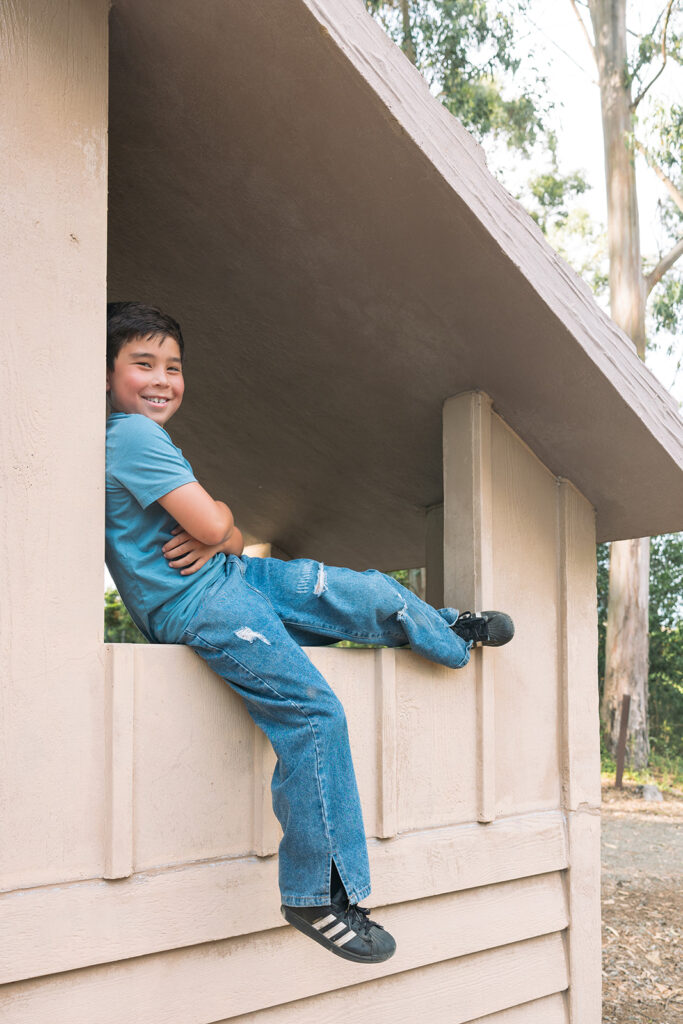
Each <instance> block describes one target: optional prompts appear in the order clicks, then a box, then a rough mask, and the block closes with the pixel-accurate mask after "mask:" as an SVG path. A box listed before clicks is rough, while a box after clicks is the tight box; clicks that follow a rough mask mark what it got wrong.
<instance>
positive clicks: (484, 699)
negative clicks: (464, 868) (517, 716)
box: [474, 648, 496, 822]
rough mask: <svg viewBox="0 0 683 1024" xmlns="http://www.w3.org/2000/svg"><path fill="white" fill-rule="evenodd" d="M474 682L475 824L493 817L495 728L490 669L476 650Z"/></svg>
mask: <svg viewBox="0 0 683 1024" xmlns="http://www.w3.org/2000/svg"><path fill="white" fill-rule="evenodd" d="M474 658H475V659H476V678H477V683H476V686H477V781H478V792H477V820H478V821H481V822H487V821H494V820H495V817H496V732H495V729H496V724H495V696H494V690H493V666H492V665H491V662H490V660H489V659H488V658H487V657H486V655H485V654H484V651H483V650H482V649H481V648H480V649H478V650H477V651H475V652H474Z"/></svg>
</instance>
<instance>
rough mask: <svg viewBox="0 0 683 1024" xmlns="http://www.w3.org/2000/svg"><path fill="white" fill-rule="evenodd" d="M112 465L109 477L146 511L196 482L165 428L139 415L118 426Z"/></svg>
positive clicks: (124, 420)
mask: <svg viewBox="0 0 683 1024" xmlns="http://www.w3.org/2000/svg"><path fill="white" fill-rule="evenodd" d="M108 462H109V464H108V474H109V476H111V477H113V478H114V479H115V480H116V481H118V483H119V484H121V486H122V487H125V488H126V490H128V491H130V493H131V494H132V495H133V497H134V498H135V499H136V501H137V502H138V504H140V505H141V506H142V508H147V506H148V505H151V504H152V502H154V501H157V500H158V499H159V498H163V496H164V494H168V492H169V491H173V490H175V488H176V487H182V485H183V484H189V483H193V482H194V481H195V480H196V478H195V476H194V473H193V472H192V469H191V467H190V465H189V463H188V462H187V460H186V459H185V458H184V457H183V454H182V452H181V451H180V450H179V449H178V448H176V446H175V445H174V444H173V441H171V438H170V437H169V436H168V434H167V433H166V431H165V430H164V428H163V427H161V426H160V425H159V424H158V423H154V422H153V420H151V419H149V418H148V417H147V416H142V415H140V414H137V413H136V414H133V415H129V416H125V417H123V418H122V419H121V420H120V421H119V422H118V423H117V424H116V443H115V445H113V446H112V449H111V450H110V452H109V454H108Z"/></svg>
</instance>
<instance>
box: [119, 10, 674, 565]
mask: <svg viewBox="0 0 683 1024" xmlns="http://www.w3.org/2000/svg"><path fill="white" fill-rule="evenodd" d="M481 173H482V175H486V174H487V172H486V171H485V169H484V168H482V170H481ZM109 223H110V226H109V291H110V298H111V299H127V298H135V299H139V300H141V301H147V302H151V303H154V304H158V305H160V306H162V308H165V309H167V310H168V311H169V312H171V313H172V314H173V315H174V316H176V317H177V318H178V319H179V320H180V322H181V324H182V326H183V330H184V334H185V338H186V342H187V367H186V376H187V385H188V387H187V394H186V399H185V404H184V406H183V409H182V411H181V413H180V414H179V416H178V418H177V421H175V420H174V421H173V422H172V424H171V427H170V430H171V434H172V436H173V438H174V440H176V442H177V443H179V444H180V445H181V447H183V448H184V449H185V453H186V454H187V456H188V457H189V458H190V461H191V462H192V464H193V466H194V468H195V471H196V472H197V474H198V476H199V478H200V480H201V481H202V482H203V483H204V484H205V485H206V486H207V487H208V489H209V490H210V491H211V492H212V493H214V494H215V496H216V497H220V498H222V499H224V500H225V501H227V502H228V503H229V504H230V505H231V507H232V508H233V509H234V511H235V515H236V518H237V520H238V522H240V523H241V524H243V525H244V527H245V529H246V531H247V533H248V534H249V535H250V536H251V537H252V538H254V539H259V540H269V541H272V542H273V543H275V544H276V545H277V546H278V547H279V548H281V549H282V550H283V551H285V552H288V553H289V554H291V555H299V554H303V553H305V554H307V555H309V556H311V557H314V558H320V559H323V560H325V561H326V562H328V563H331V564H334V563H339V564H348V565H350V566H353V567H356V568H362V567H365V566H367V565H370V564H372V565H376V566H378V567H380V568H385V569H386V568H396V567H403V566H406V567H407V566H412V565H421V564H424V530H425V510H426V509H427V508H428V507H429V506H431V505H434V504H437V503H439V502H440V501H441V500H442V494H443V483H442V466H441V407H442V404H443V401H444V400H445V399H446V398H447V397H449V396H450V395H453V394H456V393H458V392H461V391H464V390H468V389H472V388H481V389H482V390H484V391H486V392H487V393H488V394H490V395H491V397H492V399H493V402H494V406H495V408H496V410H497V412H499V413H500V414H501V415H502V416H503V417H504V418H505V419H506V420H507V421H508V422H509V423H510V424H511V426H512V427H513V428H514V429H515V430H516V431H517V432H518V433H519V434H520V436H521V437H522V438H524V439H525V441H526V442H527V443H528V444H529V445H530V447H531V448H532V450H533V451H535V453H536V454H537V455H538V456H539V457H540V458H541V459H542V460H543V461H544V462H545V464H546V465H547V466H548V467H549V468H550V469H551V470H552V471H553V472H554V473H556V474H558V475H562V476H566V477H568V478H569V479H571V480H572V482H573V483H574V484H575V485H576V486H577V487H579V488H580V489H581V490H582V491H583V493H584V494H585V495H586V496H587V497H588V498H589V500H590V501H591V502H592V503H593V504H594V505H595V506H596V507H597V511H598V532H599V535H600V536H602V537H610V538H611V537H617V536H631V535H633V534H634V533H637V532H638V529H639V528H640V529H644V528H645V520H647V527H648V528H649V530H650V531H651V532H655V530H656V531H663V530H666V529H677V528H680V527H681V525H683V524H682V522H681V519H680V517H681V512H680V509H681V508H683V483H682V480H683V475H682V474H681V473H680V469H679V467H678V465H677V463H676V460H675V459H674V458H672V457H671V455H670V454H667V451H666V450H665V448H664V447H663V446H662V444H661V443H660V441H659V440H657V439H656V438H655V437H653V435H652V433H651V432H650V431H649V430H648V429H647V427H645V426H644V424H643V422H642V420H641V419H640V418H639V416H638V414H637V412H636V411H634V409H633V408H632V407H631V406H630V405H629V404H628V402H627V401H626V399H625V398H624V397H623V395H621V394H620V393H619V390H618V389H617V387H615V384H614V382H613V381H612V380H610V379H609V376H608V375H607V374H606V373H604V372H603V371H602V370H599V369H598V368H597V367H596V364H595V362H594V361H593V360H592V359H591V358H590V356H589V355H588V354H587V353H586V351H585V350H584V349H583V348H582V347H581V345H580V344H578V343H577V341H576V339H575V337H574V336H573V335H572V333H571V332H570V330H569V329H568V327H567V326H566V325H565V324H564V323H563V322H562V320H561V319H560V318H559V317H558V316H557V314H556V313H555V312H553V310H551V309H550V307H549V305H548V304H547V303H546V302H545V301H544V300H543V299H542V298H541V296H540V294H539V292H538V290H536V289H535V288H534V287H532V285H531V284H530V282H529V280H528V278H527V276H525V275H524V274H523V273H522V272H521V271H520V269H519V267H518V266H516V265H515V263H514V262H513V260H512V259H511V258H510V257H509V256H508V255H507V254H506V252H505V251H504V249H503V248H502V247H501V245H500V243H499V241H498V240H497V239H496V238H494V237H493V236H492V234H491V233H489V232H488V231H487V230H486V228H485V227H484V226H483V225H482V223H481V221H480V220H479V218H478V217H477V216H476V215H475V214H474V213H473V212H472V210H471V209H470V207H469V206H468V204H467V203H466V202H465V201H464V200H463V199H462V198H461V197H460V196H459V195H458V193H457V192H456V191H455V190H454V188H453V187H452V185H451V184H449V183H448V182H447V181H446V180H444V177H443V176H442V175H441V173H440V172H439V171H438V170H437V169H436V168H435V166H434V165H433V163H432V162H431V161H430V160H429V159H428V157H427V156H426V155H425V153H424V152H423V150H422V149H421V148H420V146H419V145H417V144H416V143H415V141H413V139H411V138H410V137H409V136H408V135H407V134H406V132H405V131H404V130H403V129H402V128H401V127H400V125H399V124H398V122H397V120H396V119H395V117H394V116H393V115H392V113H391V111H390V110H389V109H388V108H387V106H386V105H385V103H384V102H382V100H381V99H380V98H379V97H378V96H377V94H376V93H375V92H374V91H373V89H372V88H371V87H370V85H369V84H368V83H367V82H366V81H365V80H364V79H363V77H362V76H361V75H360V74H359V73H358V72H357V70H356V69H355V68H354V66H353V65H352V63H351V62H350V61H349V59H348V58H347V56H345V55H344V54H343V53H342V52H341V51H340V49H339V48H338V47H337V45H336V44H335V43H334V41H333V40H332V38H331V37H330V35H329V33H327V32H326V31H325V30H324V29H323V27H322V26H321V25H320V24H319V22H318V21H317V20H316V18H315V17H314V16H313V14H312V13H311V11H310V10H309V8H308V7H307V6H306V4H305V3H303V2H291V0H290V2H287V3H284V2H275V3H269V4H268V5H259V4H245V3H243V2H237V0H206V2H205V3H204V4H202V16H201V18H199V17H198V16H197V12H196V7H195V5H193V4H192V3H190V2H189V0H168V2H167V3H165V4H164V11H163V17H160V16H159V8H158V6H157V5H155V4H152V3H149V2H146V0H145V2H139V0H137V2H133V0H116V2H115V4H114V7H113V10H112V21H111V80H110V222H109ZM529 238H530V242H529V244H531V245H540V244H541V243H540V242H539V241H537V240H536V238H535V236H534V235H533V234H530V236H529ZM658 400H659V401H660V402H661V398H659V399H658ZM667 415H668V414H667ZM663 479H670V481H671V489H670V491H668V490H666V489H665V491H666V492H665V493H662V487H661V481H662V480H663ZM655 481H658V483H657V485H656V488H655V485H654V482H655ZM634 489H635V490H636V491H638V492H639V493H638V494H635V495H634V494H633V491H634ZM655 491H657V492H658V498H657V507H656V508H653V507H652V505H653V495H654V493H655ZM653 527H654V529H653Z"/></svg>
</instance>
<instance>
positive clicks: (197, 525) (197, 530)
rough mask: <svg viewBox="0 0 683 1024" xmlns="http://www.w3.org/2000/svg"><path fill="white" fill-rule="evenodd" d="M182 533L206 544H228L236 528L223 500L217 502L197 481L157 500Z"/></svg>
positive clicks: (177, 488)
mask: <svg viewBox="0 0 683 1024" xmlns="http://www.w3.org/2000/svg"><path fill="white" fill-rule="evenodd" d="M157 500H158V502H159V504H160V505H161V507H162V508H164V509H165V510H166V511H167V512H168V514H169V515H170V516H172V517H173V518H174V519H175V521H176V522H177V523H178V524H179V525H180V526H182V528H183V530H185V531H186V532H187V533H189V534H190V535H191V536H192V537H195V538H196V539H197V540H199V541H201V543H202V544H207V545H212V546H213V545H222V544H224V543H225V542H226V541H229V540H230V538H231V535H232V533H233V531H234V529H235V520H234V519H233V516H232V512H231V511H230V509H229V508H228V506H227V505H225V504H224V503H223V502H222V501H214V499H213V498H212V497H211V495H210V494H209V492H208V491H205V490H204V488H203V487H202V485H201V484H198V483H197V482H196V481H194V482H192V483H188V484H183V485H182V486H181V487H176V488H175V490H173V491H169V492H168V494H164V495H163V496H162V497H161V498H158V499H157Z"/></svg>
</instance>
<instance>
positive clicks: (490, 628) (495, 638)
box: [451, 612, 515, 647]
mask: <svg viewBox="0 0 683 1024" xmlns="http://www.w3.org/2000/svg"><path fill="white" fill-rule="evenodd" d="M451 628H452V629H453V630H454V631H455V632H456V633H457V634H458V636H461V637H462V638H463V640H465V641H470V640H471V641H472V643H473V644H482V645H483V646H484V647H502V646H503V644H509V643H510V641H511V640H512V638H513V636H514V635H515V624H514V622H513V621H512V619H511V618H510V616H509V615H506V614H505V612H482V613H481V614H480V615H474V614H473V613H472V612H463V613H462V614H461V615H459V616H458V621H457V622H456V623H455V625H453V626H452V627H451Z"/></svg>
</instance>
